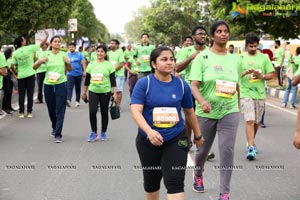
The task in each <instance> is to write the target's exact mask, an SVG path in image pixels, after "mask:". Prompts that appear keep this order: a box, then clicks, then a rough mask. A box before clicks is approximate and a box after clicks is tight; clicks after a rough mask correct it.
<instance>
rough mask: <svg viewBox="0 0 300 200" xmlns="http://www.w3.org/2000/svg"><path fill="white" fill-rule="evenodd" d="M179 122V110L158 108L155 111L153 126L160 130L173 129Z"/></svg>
mask: <svg viewBox="0 0 300 200" xmlns="http://www.w3.org/2000/svg"><path fill="white" fill-rule="evenodd" d="M178 122H179V116H178V113H177V109H176V108H174V107H158V108H154V109H153V125H154V126H155V127H158V128H171V127H173V126H175V125H176V124H177V123H178Z"/></svg>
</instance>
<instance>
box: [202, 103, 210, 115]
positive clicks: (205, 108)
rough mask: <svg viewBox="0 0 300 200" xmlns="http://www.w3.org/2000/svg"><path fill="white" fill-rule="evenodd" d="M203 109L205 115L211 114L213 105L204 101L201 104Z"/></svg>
mask: <svg viewBox="0 0 300 200" xmlns="http://www.w3.org/2000/svg"><path fill="white" fill-rule="evenodd" d="M201 109H202V110H203V112H205V113H210V110H211V104H210V103H208V102H207V101H204V102H202V103H201Z"/></svg>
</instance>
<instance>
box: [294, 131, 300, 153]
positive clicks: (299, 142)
mask: <svg viewBox="0 0 300 200" xmlns="http://www.w3.org/2000/svg"><path fill="white" fill-rule="evenodd" d="M293 144H294V146H295V147H296V149H300V135H299V134H298V133H297V132H295V135H294V141H293Z"/></svg>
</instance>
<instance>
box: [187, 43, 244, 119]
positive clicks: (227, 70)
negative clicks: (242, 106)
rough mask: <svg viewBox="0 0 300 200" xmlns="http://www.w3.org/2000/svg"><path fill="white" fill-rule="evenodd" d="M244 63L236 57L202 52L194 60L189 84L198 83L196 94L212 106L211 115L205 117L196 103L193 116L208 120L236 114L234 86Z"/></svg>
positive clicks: (206, 51)
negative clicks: (191, 82) (198, 93)
mask: <svg viewBox="0 0 300 200" xmlns="http://www.w3.org/2000/svg"><path fill="white" fill-rule="evenodd" d="M242 65H243V62H242V60H241V58H240V57H239V56H237V54H231V53H227V54H225V55H217V54H215V53H213V52H212V51H211V50H210V49H205V50H204V51H202V52H201V53H199V54H198V55H197V56H196V57H195V59H194V60H193V64H192V67H191V71H190V76H189V80H190V81H192V80H196V81H199V82H200V88H199V92H200V94H201V95H202V96H203V97H204V99H205V100H206V101H207V102H209V103H210V104H211V107H212V108H211V111H210V113H204V112H203V111H202V109H201V106H200V104H199V103H198V102H197V101H196V111H195V113H196V115H197V116H201V117H206V118H210V119H221V118H223V117H224V116H226V115H228V114H230V113H233V112H239V106H238V92H237V91H236V84H238V83H239V81H240V78H241V75H242Z"/></svg>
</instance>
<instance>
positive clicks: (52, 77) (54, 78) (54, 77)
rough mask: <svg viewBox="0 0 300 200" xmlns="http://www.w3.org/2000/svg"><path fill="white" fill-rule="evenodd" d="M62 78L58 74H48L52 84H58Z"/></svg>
mask: <svg viewBox="0 0 300 200" xmlns="http://www.w3.org/2000/svg"><path fill="white" fill-rule="evenodd" d="M59 78H60V74H59V73H56V72H49V73H48V81H49V82H50V83H57V82H58V80H59Z"/></svg>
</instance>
